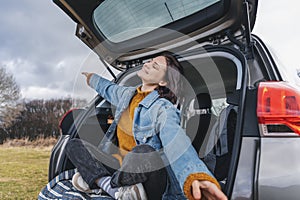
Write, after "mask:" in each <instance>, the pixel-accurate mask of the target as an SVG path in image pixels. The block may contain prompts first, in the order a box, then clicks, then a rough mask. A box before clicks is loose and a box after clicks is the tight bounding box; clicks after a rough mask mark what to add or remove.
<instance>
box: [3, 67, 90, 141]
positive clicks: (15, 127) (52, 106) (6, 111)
mask: <svg viewBox="0 0 300 200" xmlns="http://www.w3.org/2000/svg"><path fill="white" fill-rule="evenodd" d="M20 96H21V95H20V89H19V86H18V85H17V84H16V82H15V80H14V78H13V76H12V75H11V74H9V73H8V72H6V70H5V69H4V68H3V67H2V68H1V67H0V144H2V143H3V142H4V141H5V140H7V139H22V138H28V139H29V140H35V139H36V138H38V137H44V138H47V137H58V136H59V135H60V130H59V127H58V125H59V121H60V119H61V117H62V116H63V115H64V114H65V113H66V112H67V111H68V110H70V109H71V108H73V107H74V106H82V105H84V104H85V103H86V102H85V100H80V99H77V100H76V101H73V99H71V98H65V99H49V100H43V99H42V100H25V99H21V98H20ZM74 102H76V105H75V103H74Z"/></svg>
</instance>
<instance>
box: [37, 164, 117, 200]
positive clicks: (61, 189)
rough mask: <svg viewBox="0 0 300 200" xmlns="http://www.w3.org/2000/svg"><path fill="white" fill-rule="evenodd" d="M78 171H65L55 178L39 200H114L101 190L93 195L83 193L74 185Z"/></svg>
mask: <svg viewBox="0 0 300 200" xmlns="http://www.w3.org/2000/svg"><path fill="white" fill-rule="evenodd" d="M76 172H77V169H71V170H68V171H64V172H62V173H60V174H59V175H57V176H56V177H55V178H53V179H52V180H51V181H50V182H49V183H48V184H47V185H46V186H45V187H44V188H43V189H42V190H41V192H40V193H39V196H38V199H39V200H48V199H69V200H70V199H72V200H77V199H78V200H85V199H86V200H88V199H95V200H112V199H113V198H111V197H110V196H107V194H106V193H104V192H102V190H101V189H96V190H93V193H83V192H80V191H78V190H76V188H74V187H73V185H72V177H73V175H74V174H75V173H76Z"/></svg>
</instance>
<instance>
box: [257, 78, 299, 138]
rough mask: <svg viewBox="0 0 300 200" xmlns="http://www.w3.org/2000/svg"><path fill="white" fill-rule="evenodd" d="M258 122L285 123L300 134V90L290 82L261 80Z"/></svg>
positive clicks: (269, 123) (268, 123) (267, 123)
mask: <svg viewBox="0 0 300 200" xmlns="http://www.w3.org/2000/svg"><path fill="white" fill-rule="evenodd" d="M257 98H258V99H257V117H258V123H259V124H264V125H278V126H280V125H285V126H287V127H288V128H289V129H290V130H291V131H293V132H295V133H297V134H298V135H300V91H299V89H296V88H295V87H293V86H291V85H290V84H289V83H286V82H282V81H278V82H275V81H274V82H261V83H259V87H258V94H257Z"/></svg>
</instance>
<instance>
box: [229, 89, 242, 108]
mask: <svg viewBox="0 0 300 200" xmlns="http://www.w3.org/2000/svg"><path fill="white" fill-rule="evenodd" d="M226 96H227V99H226V102H227V103H228V104H231V105H235V106H237V105H239V99H240V90H235V91H233V92H232V93H228V94H227V95H226Z"/></svg>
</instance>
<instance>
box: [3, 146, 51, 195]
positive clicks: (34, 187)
mask: <svg viewBox="0 0 300 200" xmlns="http://www.w3.org/2000/svg"><path fill="white" fill-rule="evenodd" d="M49 157H50V148H33V147H3V146H0V199H37V196H38V193H39V192H40V190H41V189H42V188H43V187H44V186H45V185H46V184H47V182H48V164H49Z"/></svg>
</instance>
